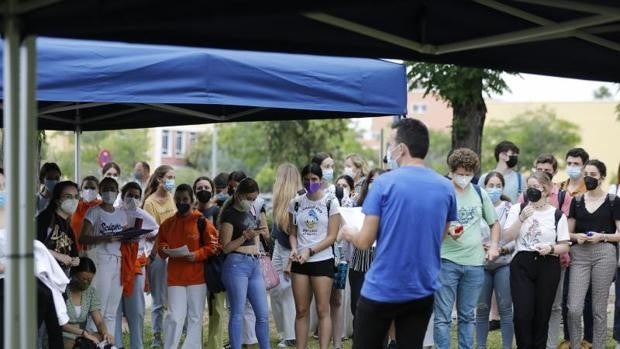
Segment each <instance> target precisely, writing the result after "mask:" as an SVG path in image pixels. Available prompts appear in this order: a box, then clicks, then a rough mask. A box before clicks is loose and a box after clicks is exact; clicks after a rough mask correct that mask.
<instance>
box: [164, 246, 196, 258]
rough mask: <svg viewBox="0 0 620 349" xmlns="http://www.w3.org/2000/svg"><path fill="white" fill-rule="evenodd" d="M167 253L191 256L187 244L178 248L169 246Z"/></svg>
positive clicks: (169, 254)
mask: <svg viewBox="0 0 620 349" xmlns="http://www.w3.org/2000/svg"><path fill="white" fill-rule="evenodd" d="M166 253H167V254H168V256H170V257H185V256H189V255H190V253H191V252H189V249H188V248H187V245H183V246H181V247H177V248H169V249H167V250H166Z"/></svg>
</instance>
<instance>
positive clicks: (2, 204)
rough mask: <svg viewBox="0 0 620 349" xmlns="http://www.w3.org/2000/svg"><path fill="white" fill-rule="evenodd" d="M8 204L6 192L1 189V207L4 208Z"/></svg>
mask: <svg viewBox="0 0 620 349" xmlns="http://www.w3.org/2000/svg"><path fill="white" fill-rule="evenodd" d="M5 206H6V192H5V191H0V208H4V207H5Z"/></svg>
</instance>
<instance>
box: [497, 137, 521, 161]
mask: <svg viewBox="0 0 620 349" xmlns="http://www.w3.org/2000/svg"><path fill="white" fill-rule="evenodd" d="M510 150H512V152H513V153H516V154H519V153H520V150H519V147H517V145H516V144H514V143H512V142H511V141H501V142H499V144H497V145H496V146H495V161H497V162H499V154H501V153H505V152H507V151H510Z"/></svg>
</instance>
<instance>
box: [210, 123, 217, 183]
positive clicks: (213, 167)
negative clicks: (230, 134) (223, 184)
mask: <svg viewBox="0 0 620 349" xmlns="http://www.w3.org/2000/svg"><path fill="white" fill-rule="evenodd" d="M212 132H213V134H212V135H211V178H215V176H217V125H213V129H212Z"/></svg>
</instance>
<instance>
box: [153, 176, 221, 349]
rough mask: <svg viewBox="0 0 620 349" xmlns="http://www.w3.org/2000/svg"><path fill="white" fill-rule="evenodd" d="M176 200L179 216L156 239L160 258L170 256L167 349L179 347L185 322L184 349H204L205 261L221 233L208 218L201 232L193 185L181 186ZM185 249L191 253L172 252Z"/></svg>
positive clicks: (162, 227) (176, 192)
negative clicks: (195, 207) (202, 341)
mask: <svg viewBox="0 0 620 349" xmlns="http://www.w3.org/2000/svg"><path fill="white" fill-rule="evenodd" d="M174 201H175V203H176V206H177V213H176V214H175V215H174V216H172V217H170V218H168V219H167V220H166V221H165V222H164V223H162V224H161V226H160V227H159V236H158V239H157V250H158V251H159V255H160V256H161V257H162V258H166V257H169V260H168V313H167V314H166V319H165V320H164V329H165V330H164V332H165V333H166V336H165V343H164V348H177V347H178V345H179V342H180V340H181V334H182V332H183V324H184V323H185V322H186V320H187V335H186V337H185V342H184V344H183V348H202V343H201V338H202V337H201V334H202V315H203V312H204V307H205V297H206V295H207V285H206V283H205V278H204V269H203V266H204V263H203V262H204V261H205V260H206V259H207V258H208V257H209V256H211V255H213V254H215V252H216V251H217V249H218V242H217V241H218V234H217V231H216V230H215V227H214V226H213V223H211V221H209V220H208V219H205V220H204V222H205V225H204V226H205V228H204V231H203V232H199V231H198V219H199V218H200V217H201V216H202V214H201V213H200V212H198V211H196V210H193V209H192V208H191V207H192V203H193V202H194V193H193V191H192V187H191V186H189V185H188V184H181V185H179V186H178V187H177V189H176V191H175V193H174ZM200 234H202V238H201V237H200ZM201 240H202V241H201ZM183 246H186V247H187V249H188V250H189V251H190V252H189V254H186V255H183V256H177V255H174V254H172V252H171V249H175V248H179V247H183ZM186 317H187V319H186Z"/></svg>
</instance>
